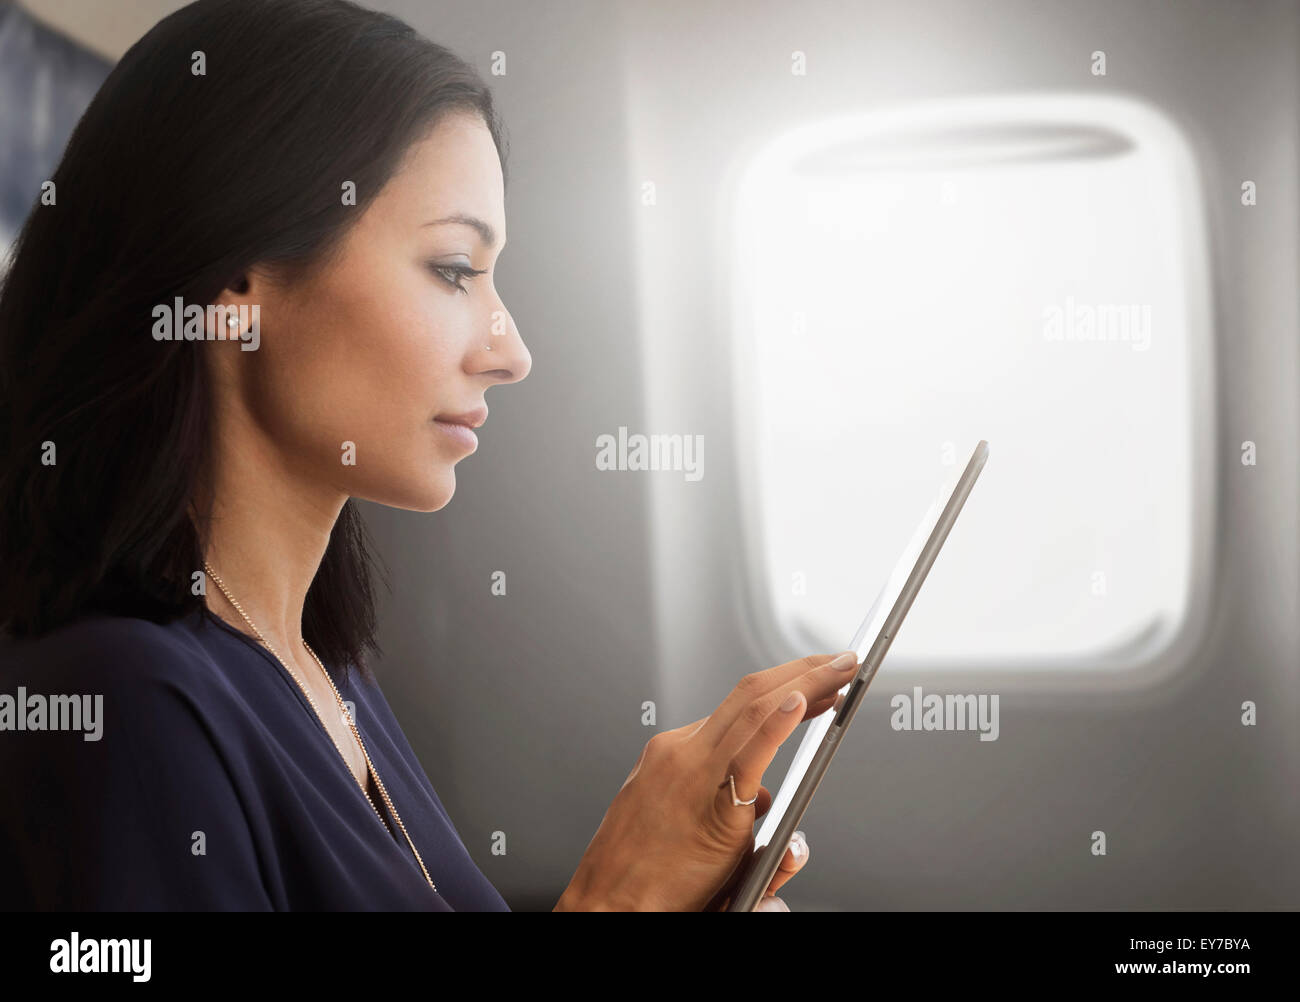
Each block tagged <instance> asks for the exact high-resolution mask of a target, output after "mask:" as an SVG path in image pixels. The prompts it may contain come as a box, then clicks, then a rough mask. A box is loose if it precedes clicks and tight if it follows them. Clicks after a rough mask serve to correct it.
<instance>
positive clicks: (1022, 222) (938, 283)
mask: <svg viewBox="0 0 1300 1002" xmlns="http://www.w3.org/2000/svg"><path fill="white" fill-rule="evenodd" d="M1201 199H1202V195H1201V192H1200V190H1199V181H1198V178H1197V173H1196V170H1195V162H1194V160H1193V159H1192V157H1191V154H1190V151H1189V147H1188V146H1187V144H1186V142H1185V141H1184V140H1183V138H1182V136H1181V133H1180V132H1179V131H1178V129H1177V128H1176V127H1175V126H1174V125H1173V124H1172V123H1171V122H1170V121H1169V120H1168V119H1167V118H1165V117H1164V116H1163V115H1161V114H1160V113H1159V112H1157V111H1156V110H1155V109H1153V108H1150V107H1149V106H1147V105H1144V104H1141V103H1139V102H1136V101H1130V100H1128V99H1120V98H1084V97H1073V96H1067V97H1060V98H1052V97H1047V96H1042V95H1034V96H1032V97H1024V98H1005V99H986V100H979V99H969V100H963V101H956V102H948V103H935V104H932V105H926V106H924V107H921V108H919V109H907V110H902V111H897V112H889V113H883V114H875V115H864V116H860V117H850V118H844V119H839V120H835V121H829V122H822V123H818V124H816V125H810V126H807V127H801V128H799V129H796V130H793V131H791V132H788V133H785V134H783V135H780V136H778V137H776V138H775V139H773V140H771V141H770V142H768V143H767V144H766V146H764V147H763V148H761V149H760V150H759V151H758V152H757V153H756V154H755V155H754V156H753V157H752V159H751V160H750V161H749V162H748V164H747V165H746V167H745V169H744V170H743V173H742V174H741V175H740V176H739V179H738V182H737V186H736V189H735V198H734V201H733V202H732V207H731V218H730V221H729V224H728V225H729V229H730V233H731V239H732V259H731V260H732V264H731V277H732V287H731V295H732V300H731V302H732V316H733V318H734V326H733V330H732V351H733V360H734V363H735V373H736V377H735V378H736V383H735V396H734V399H735V404H736V435H737V452H738V454H737V462H738V468H739V469H740V471H741V486H740V492H739V493H740V498H741V504H742V512H741V521H742V524H743V528H744V532H745V533H746V536H745V538H746V542H747V552H748V554H749V557H750V561H751V565H752V566H751V568H750V572H749V573H748V574H747V580H748V581H749V582H750V585H751V586H752V587H754V591H753V594H752V596H751V598H752V600H753V603H754V607H755V608H756V609H757V611H758V614H757V615H756V616H755V617H754V620H755V622H756V623H771V624H775V626H774V627H772V629H774V630H776V631H777V632H779V634H780V639H781V640H782V641H783V642H784V643H785V644H787V645H792V646H793V647H794V648H795V649H801V650H807V649H814V650H816V649H825V650H836V649H840V648H842V647H843V646H844V645H845V643H846V642H847V641H848V639H849V637H850V636H851V635H852V633H853V630H854V628H855V627H856V626H857V625H858V623H859V621H860V620H861V618H862V615H863V613H864V611H865V610H866V608H867V607H868V606H869V605H870V604H871V601H872V600H873V599H874V598H875V595H876V592H877V590H878V589H879V588H880V586H881V585H882V584H883V583H884V579H885V577H886V575H887V574H888V573H889V570H890V568H891V567H892V566H893V564H894V561H895V560H896V559H897V557H898V555H899V553H900V552H901V551H902V549H903V548H904V546H905V545H906V543H907V540H908V537H909V536H910V535H911V533H912V530H913V529H914V528H915V525H916V523H917V521H918V520H919V518H920V517H921V515H922V514H923V512H924V511H925V509H926V507H927V506H928V505H929V503H930V501H931V500H932V498H933V496H934V493H935V491H936V490H937V488H938V487H939V485H940V482H941V481H942V480H943V479H944V477H945V476H946V475H947V474H948V473H949V472H950V471H951V467H952V465H954V464H964V463H965V462H966V460H967V458H968V457H969V455H970V452H971V449H972V448H973V447H974V445H975V443H976V442H977V441H978V440H979V439H981V438H983V439H987V440H988V442H989V445H990V454H989V460H988V465H987V467H986V468H985V470H984V474H983V476H982V479H981V482H980V483H979V485H978V486H977V487H976V489H975V491H974V493H973V494H972V495H971V498H970V501H969V502H968V504H967V507H966V509H965V510H964V512H963V513H962V515H961V517H960V519H958V522H957V525H956V527H955V529H954V530H953V532H952V535H951V536H950V537H949V540H948V542H947V544H946V546H945V548H944V550H943V552H942V553H941V554H940V556H939V559H938V561H937V562H936V564H935V566H934V569H933V571H932V572H931V574H930V577H929V579H928V580H927V582H926V585H925V587H924V588H923V589H922V590H921V592H920V595H919V597H918V598H917V600H916V603H915V605H914V606H913V607H912V610H911V612H910V613H909V616H908V619H907V621H906V622H905V623H904V625H903V628H902V630H901V631H900V633H899V636H898V639H897V641H896V642H895V644H894V647H893V649H892V652H891V654H890V664H891V667H899V666H903V667H906V666H907V665H909V664H911V665H915V666H921V665H924V666H943V667H953V668H960V667H964V666H970V667H978V666H981V665H986V664H998V665H1003V666H1019V667H1025V668H1028V669H1050V668H1051V667H1052V666H1054V665H1060V664H1065V663H1082V664H1085V665H1091V664H1098V665H1109V666H1112V667H1130V668H1131V667H1136V666H1139V665H1141V664H1146V663H1150V661H1151V659H1152V658H1154V657H1156V656H1157V655H1158V654H1159V652H1160V651H1161V650H1162V649H1164V648H1165V646H1166V645H1167V644H1168V643H1169V642H1170V641H1171V639H1172V638H1174V637H1175V636H1177V635H1178V634H1179V632H1180V630H1182V629H1183V627H1184V626H1185V624H1186V623H1187V621H1188V618H1189V617H1190V616H1193V615H1195V614H1196V611H1197V609H1198V607H1199V606H1198V603H1199V601H1200V596H1199V592H1198V591H1197V588H1196V586H1195V584H1194V582H1196V581H1204V580H1206V579H1207V578H1208V576H1209V575H1208V574H1207V573H1206V572H1205V566H1204V565H1205V563H1206V561H1207V560H1208V558H1209V553H1210V551H1209V543H1208V541H1209V539H1210V537H1211V535H1212V533H1211V528H1210V527H1211V526H1212V509H1213V504H1214V497H1213V489H1214V485H1213V481H1212V479H1211V476H1210V470H1211V468H1212V465H1213V452H1214V448H1215V447H1214V444H1213V434H1214V423H1213V413H1212V411H1213V407H1212V405H1213V394H1212V392H1211V387H1212V375H1213V374H1212V371H1211V364H1212V354H1211V351H1210V350H1209V345H1210V341H1209V338H1210V331H1209V324H1210V297H1209V276H1208V273H1207V267H1208V265H1207V253H1206V239H1205V235H1204V232H1203V224H1202V221H1201V213H1202V205H1201Z"/></svg>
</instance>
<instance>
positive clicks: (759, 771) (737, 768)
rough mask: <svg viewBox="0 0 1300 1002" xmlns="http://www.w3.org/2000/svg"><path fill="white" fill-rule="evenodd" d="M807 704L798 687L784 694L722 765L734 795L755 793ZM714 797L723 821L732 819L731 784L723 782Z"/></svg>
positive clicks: (733, 805) (800, 718)
mask: <svg viewBox="0 0 1300 1002" xmlns="http://www.w3.org/2000/svg"><path fill="white" fill-rule="evenodd" d="M770 702H771V700H770V699H768V700H767V701H766V702H764V701H763V700H760V701H759V703H760V704H762V705H764V706H766V703H770ZM807 705H808V704H807V702H806V700H805V699H804V695H803V692H802V691H800V690H799V689H794V690H792V691H791V692H789V693H787V694H786V695H785V697H784V701H783V702H782V703H780V704H779V705H777V706H776V707H775V708H773V709H772V710H771V711H770V712H768V714H767V718H766V719H765V720H764V721H763V722H762V723H761V724H760V725H759V727H758V730H757V731H756V732H755V733H754V734H752V735H751V736H750V739H749V740H748V741H747V742H746V743H745V744H744V746H743V747H742V748H740V749H739V750H738V751H737V752H736V754H735V755H733V756H732V757H731V758H730V759H729V760H728V764H727V765H725V766H724V767H723V768H722V770H721V771H722V775H723V778H724V780H725V778H726V777H727V776H733V777H735V786H736V796H737V797H739V798H740V799H741V800H748V799H749V798H750V797H754V796H757V791H758V788H759V785H760V783H761V781H762V779H763V771H764V770H765V769H766V768H767V767H768V766H769V765H770V764H771V763H772V758H773V757H774V756H775V755H776V751H777V749H778V748H780V747H781V743H782V742H783V741H785V739H786V738H788V737H789V736H790V735H791V734H792V733H793V732H794V729H795V728H796V727H798V726H799V724H800V723H802V722H803V711H804V709H805V708H806V707H807ZM718 796H719V800H718V804H719V811H720V812H721V813H722V815H723V817H724V819H725V820H728V821H731V820H733V818H732V815H731V813H730V812H732V811H734V810H736V806H735V804H734V803H733V802H732V800H731V784H730V783H725V784H724V788H723V790H722V791H720V793H719V795H718Z"/></svg>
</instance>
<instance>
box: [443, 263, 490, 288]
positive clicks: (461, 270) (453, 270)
mask: <svg viewBox="0 0 1300 1002" xmlns="http://www.w3.org/2000/svg"><path fill="white" fill-rule="evenodd" d="M429 267H430V269H431V270H432V271H433V272H434V273H435V274H437V275H438V276H439V277H440V278H441V279H442V280H443V281H444V282H446V283H447V284H448V285H450V286H452V287H453V288H455V289H459V290H460V291H461V292H463V293H465V295H469V289H467V288H465V286H464V285H462V284H461V281H460V280H461V279H462V278H473V277H474V276H475V275H482V274H484V273H485V272H486V270H487V269H486V268H484V269H481V270H480V269H475V268H466V267H465V266H464V265H460V264H433V265H430V266H429ZM449 276H450V277H449Z"/></svg>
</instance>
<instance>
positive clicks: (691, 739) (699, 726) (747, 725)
mask: <svg viewBox="0 0 1300 1002" xmlns="http://www.w3.org/2000/svg"><path fill="white" fill-rule="evenodd" d="M856 667H857V657H856V655H854V654H853V652H852V651H848V652H845V653H843V654H841V655H839V657H836V656H835V655H831V654H814V655H811V656H809V657H806V658H800V659H799V660H797V661H791V662H788V663H787V664H783V665H778V666H777V667H775V668H769V669H768V670H767V671H761V672H755V673H753V674H751V675H746V676H745V677H744V678H743V679H741V680H740V683H739V684H738V685H737V686H736V688H735V689H733V690H732V691H731V694H730V695H728V696H727V698H726V699H725V700H723V702H722V705H721V706H719V707H718V709H717V710H715V711H714V712H713V714H711V715H710V716H708V717H705V718H704V719H703V720H697V721H695V722H694V723H690V724H687V725H685V726H684V727H679V728H677V729H676V730H671V731H663V732H661V733H659V734H656V735H655V736H654V737H652V738H651V739H650V740H649V741H647V742H646V746H645V748H644V749H642V751H641V757H640V759H638V760H637V763H636V766H635V767H634V768H633V769H632V773H631V775H629V776H628V778H627V780H626V781H625V782H624V783H623V786H622V788H621V789H620V790H619V792H618V795H617V796H615V798H614V801H613V803H611V804H610V806H609V810H608V811H606V812H605V817H604V819H603V820H602V821H601V823H600V827H599V828H598V829H597V830H596V834H595V836H594V837H593V838H592V840H591V844H590V845H588V846H587V851H586V852H585V853H584V854H583V857H582V859H581V861H580V862H579V863H578V869H577V871H576V872H575V873H574V875H573V879H572V880H571V881H570V882H569V886H568V887H567V888H565V891H564V894H563V895H561V897H560V902H559V904H558V905H557V906H556V909H555V910H556V911H590V910H613V911H701V910H704V909H705V907H706V906H707V905H709V904H710V903H711V902H713V901H714V898H715V895H717V894H718V893H719V891H721V890H722V889H723V887H724V885H726V883H727V880H728V878H729V877H730V876H731V875H732V872H733V871H734V870H735V869H736V866H737V864H738V863H739V862H740V860H741V859H742V858H743V857H744V856H745V855H746V853H747V852H748V851H749V850H750V849H751V848H752V845H753V836H754V820H755V819H756V818H757V817H759V816H760V815H762V814H763V813H764V812H766V811H767V809H768V807H770V806H771V803H772V795H771V794H770V793H769V792H768V790H767V789H766V788H765V787H764V786H763V785H762V782H761V781H762V778H763V772H764V770H766V769H767V767H768V766H769V765H770V764H771V762H772V759H773V758H774V757H775V755H776V752H777V749H778V748H780V747H781V744H782V742H784V741H785V739H786V738H788V737H789V736H790V735H791V734H792V733H793V732H794V730H795V728H796V727H798V726H799V724H800V723H801V722H803V721H804V720H806V719H808V718H809V717H812V716H816V715H818V714H820V713H822V712H824V711H825V710H828V709H830V707H831V706H832V705H833V704H834V703H835V699H836V695H837V693H838V691H839V690H840V689H841V688H843V687H844V686H845V685H847V684H848V683H849V682H850V681H852V679H853V671H854V669H855V668H856ZM729 776H734V777H735V784H736V796H737V797H739V798H740V799H741V800H749V799H750V798H752V797H757V800H756V801H755V802H754V803H753V804H750V805H745V806H741V807H737V806H735V804H733V803H732V799H731V783H730V782H729V780H728V777H729ZM805 845H806V843H805ZM804 858H805V859H806V858H807V856H806V854H805V857H804ZM802 863H803V861H802V860H797V859H795V858H794V854H793V852H792V851H791V850H789V849H787V851H786V856H785V859H783V860H782V869H780V870H778V871H777V875H776V877H775V878H774V879H773V880H772V883H771V885H770V886H769V890H768V893H769V894H771V892H772V891H774V890H776V889H777V888H778V887H780V886H781V885H782V884H783V883H784V882H785V881H787V880H789V879H790V877H791V876H793V875H794V873H795V872H796V871H797V870H798V868H799V867H800V866H802ZM772 903H773V902H771V901H768V904H769V905H771V904H772Z"/></svg>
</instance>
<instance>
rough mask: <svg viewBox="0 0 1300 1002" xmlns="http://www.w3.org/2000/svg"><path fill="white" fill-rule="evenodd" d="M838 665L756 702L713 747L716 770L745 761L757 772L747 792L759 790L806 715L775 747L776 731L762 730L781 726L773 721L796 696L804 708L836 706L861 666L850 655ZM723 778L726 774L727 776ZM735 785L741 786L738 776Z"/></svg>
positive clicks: (800, 677)
mask: <svg viewBox="0 0 1300 1002" xmlns="http://www.w3.org/2000/svg"><path fill="white" fill-rule="evenodd" d="M835 664H836V660H835V659H832V660H829V661H826V662H825V663H824V664H822V665H821V666H820V667H818V668H814V669H813V670H812V671H809V672H807V673H805V674H803V675H798V676H796V677H794V678H793V679H791V680H790V681H788V682H786V683H785V684H783V685H780V686H778V687H777V688H776V689H774V690H773V691H771V692H769V693H768V694H766V695H764V696H761V697H759V698H757V699H755V700H753V701H752V702H751V703H750V704H749V705H748V706H747V707H746V708H745V709H744V711H743V712H742V713H741V714H740V716H739V717H738V718H737V719H736V720H735V721H734V722H733V723H732V725H731V727H730V728H729V729H728V731H727V733H726V734H725V735H723V737H722V740H721V741H719V742H718V744H717V745H716V746H714V749H713V759H714V762H715V763H716V765H715V768H718V769H724V768H726V767H727V764H728V763H729V762H736V761H743V762H744V763H745V768H748V769H757V771H756V772H750V773H747V774H746V777H745V778H746V784H745V786H746V789H751V788H752V787H754V786H756V785H757V784H758V781H759V780H761V779H762V778H763V772H764V770H766V769H767V767H768V766H769V765H770V764H771V762H772V758H773V757H774V756H775V755H776V752H777V749H778V748H779V747H780V745H781V741H784V740H785V739H786V738H787V737H789V736H790V733H791V732H792V731H793V730H794V729H795V727H797V726H798V725H799V723H800V722H801V721H802V720H803V719H804V716H805V714H801V715H800V716H798V717H796V718H795V720H794V721H793V723H790V726H789V727H788V728H785V729H784V730H783V731H782V733H781V740H780V741H778V742H777V743H776V744H775V745H773V744H771V741H770V738H771V736H772V733H775V731H773V732H771V733H767V734H764V732H763V728H764V727H773V728H775V727H777V726H778V725H777V724H776V723H774V722H773V717H774V716H776V717H781V713H782V711H781V710H780V707H781V706H782V705H785V703H786V701H787V700H788V699H789V698H790V696H792V695H793V694H794V693H796V692H797V693H799V695H800V696H801V697H802V700H803V702H802V703H801V704H800V705H801V706H804V707H807V706H808V704H812V703H815V704H816V705H817V706H818V707H819V708H820V707H825V706H826V705H827V700H830V701H831V703H832V704H833V703H834V701H835V700H836V699H838V697H839V694H840V693H841V692H842V691H847V689H848V687H849V685H850V683H852V681H853V679H854V677H855V675H856V668H857V664H858V662H857V657H856V655H854V654H853V652H852V651H849V652H847V653H846V656H845V657H844V660H843V661H840V662H839V665H840V667H832V666H833V665H835ZM819 712H822V711H821V710H819ZM714 716H717V715H716V714H715V715H714ZM787 722H788V721H786V720H785V719H784V717H781V722H780V726H781V727H784V724H785V723H787ZM711 726H712V721H710V723H708V724H705V726H704V729H703V730H702V731H701V732H700V733H701V735H704V734H706V733H707V732H708V731H709V728H710V727H711ZM723 775H726V773H725V772H724V773H723ZM736 782H737V783H739V782H740V774H739V773H738V774H737V777H736Z"/></svg>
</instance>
